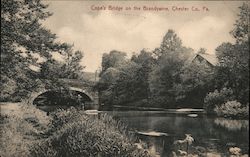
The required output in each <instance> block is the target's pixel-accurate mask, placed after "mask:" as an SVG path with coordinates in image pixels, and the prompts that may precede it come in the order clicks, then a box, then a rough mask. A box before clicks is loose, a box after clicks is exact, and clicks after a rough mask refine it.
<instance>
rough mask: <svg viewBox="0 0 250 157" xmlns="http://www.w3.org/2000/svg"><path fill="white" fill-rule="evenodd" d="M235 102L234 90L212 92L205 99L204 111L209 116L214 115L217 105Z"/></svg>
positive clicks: (225, 89)
mask: <svg viewBox="0 0 250 157" xmlns="http://www.w3.org/2000/svg"><path fill="white" fill-rule="evenodd" d="M232 100H234V95H233V90H232V89H227V88H223V89H222V90H220V91H218V90H215V91H214V92H210V93H208V94H207V96H206V97H205V99H204V109H205V111H206V112H207V113H209V114H214V113H215V112H214V108H215V107H216V106H217V105H221V104H223V103H225V102H227V101H232Z"/></svg>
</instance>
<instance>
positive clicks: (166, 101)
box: [150, 30, 192, 107]
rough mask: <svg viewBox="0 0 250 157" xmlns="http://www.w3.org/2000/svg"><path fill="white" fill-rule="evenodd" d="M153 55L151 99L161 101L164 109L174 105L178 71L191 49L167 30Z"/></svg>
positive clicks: (172, 32)
mask: <svg viewBox="0 0 250 157" xmlns="http://www.w3.org/2000/svg"><path fill="white" fill-rule="evenodd" d="M154 53H155V54H156V56H157V64H156V66H155V67H154V70H153V71H152V73H151V75H150V90H151V93H152V96H153V97H156V98H157V99H158V98H159V99H160V98H161V99H162V102H160V103H162V105H163V106H164V107H170V106H169V105H170V104H172V105H174V104H175V102H176V100H175V99H176V96H175V93H176V88H175V87H176V84H179V83H180V81H181V80H180V71H181V69H182V67H183V65H184V63H185V62H186V60H187V58H188V57H189V56H190V54H191V53H192V49H190V48H186V47H184V46H183V45H182V42H181V39H180V38H179V37H178V36H177V34H176V33H175V32H174V31H173V30H169V31H168V32H167V33H166V35H165V36H164V38H163V41H162V43H161V46H160V47H159V48H157V49H156V50H155V51H154ZM159 99H158V100H159ZM158 100H157V101H158ZM158 103H159V102H158ZM166 105H167V106H166ZM171 107H173V106H171Z"/></svg>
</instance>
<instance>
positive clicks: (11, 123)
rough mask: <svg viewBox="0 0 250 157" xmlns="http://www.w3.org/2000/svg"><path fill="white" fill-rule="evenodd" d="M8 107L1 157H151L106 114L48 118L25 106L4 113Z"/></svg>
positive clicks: (65, 113)
mask: <svg viewBox="0 0 250 157" xmlns="http://www.w3.org/2000/svg"><path fill="white" fill-rule="evenodd" d="M5 105H6V104H5ZM5 105H1V119H0V120H1V128H2V131H1V132H2V133H1V142H0V143H1V144H0V146H1V147H0V148H1V149H0V156H3V157H15V156H16V157H29V156H30V157H31V156H32V157H34V156H37V157H38V156H39V157H61V156H74V157H77V156H79V157H80V156H114V157H120V156H127V157H134V156H138V157H151V156H152V155H151V154H150V152H149V151H148V150H147V149H146V148H144V147H142V146H143V144H142V143H141V142H139V141H136V140H135V139H133V137H132V136H130V135H129V134H128V133H127V132H126V131H127V130H126V127H124V126H123V125H122V123H120V122H117V121H115V120H113V119H112V117H110V116H107V115H106V114H104V115H101V116H95V115H87V114H85V113H84V111H83V110H77V109H75V108H70V109H68V110H58V111H56V112H54V113H51V114H50V116H47V114H46V113H45V112H43V111H41V110H39V109H37V108H36V107H35V106H28V105H26V104H8V105H9V107H10V106H13V105H14V106H15V107H14V109H13V108H12V109H11V110H8V112H2V111H3V110H2V109H3V108H5V111H7V110H6V109H7V108H8V107H7V106H8V105H7V106H5ZM3 106H4V107H3ZM9 109H10V108H9Z"/></svg>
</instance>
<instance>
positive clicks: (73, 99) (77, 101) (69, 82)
mask: <svg viewBox="0 0 250 157" xmlns="http://www.w3.org/2000/svg"><path fill="white" fill-rule="evenodd" d="M60 81H61V83H62V84H63V85H64V86H65V87H66V89H68V90H67V91H66V90H61V91H60V90H47V89H40V91H39V92H34V93H32V95H31V97H30V99H29V101H30V102H31V103H32V104H34V105H37V106H51V107H52V106H59V105H61V106H76V105H82V104H84V105H86V104H88V105H92V106H93V105H94V106H97V105H98V104H99V102H98V100H99V98H98V92H97V90H95V89H94V85H95V84H94V83H93V82H84V81H79V80H73V79H62V80H60Z"/></svg>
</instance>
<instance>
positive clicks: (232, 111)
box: [214, 101, 249, 117]
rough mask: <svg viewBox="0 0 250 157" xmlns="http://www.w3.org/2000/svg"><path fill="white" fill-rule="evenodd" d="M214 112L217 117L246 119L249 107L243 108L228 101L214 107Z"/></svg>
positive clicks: (236, 103) (237, 103)
mask: <svg viewBox="0 0 250 157" xmlns="http://www.w3.org/2000/svg"><path fill="white" fill-rule="evenodd" d="M214 111H215V112H216V114H217V115H218V116H224V117H248V116H249V113H248V112H249V105H247V106H246V107H243V106H242V105H241V103H239V102H237V101H228V102H226V103H224V104H222V105H218V106H216V107H215V109H214Z"/></svg>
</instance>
